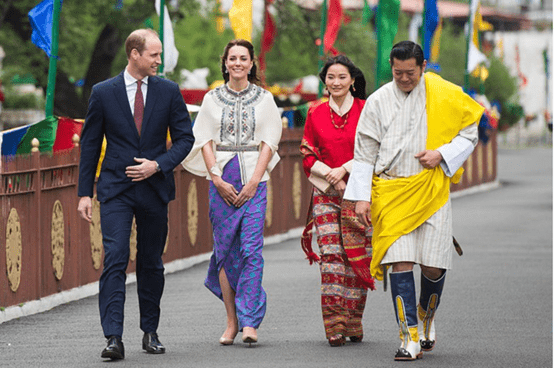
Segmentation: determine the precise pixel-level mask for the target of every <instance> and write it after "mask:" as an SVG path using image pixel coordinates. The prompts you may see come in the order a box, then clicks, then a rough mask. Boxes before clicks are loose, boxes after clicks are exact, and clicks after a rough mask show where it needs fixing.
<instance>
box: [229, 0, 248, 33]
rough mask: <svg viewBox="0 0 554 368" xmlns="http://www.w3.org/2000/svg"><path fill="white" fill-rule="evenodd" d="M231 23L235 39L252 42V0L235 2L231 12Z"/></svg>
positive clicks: (237, 0) (235, 0)
mask: <svg viewBox="0 0 554 368" xmlns="http://www.w3.org/2000/svg"><path fill="white" fill-rule="evenodd" d="M229 21H230V22H231V28H232V29H233V32H235V38H242V39H244V40H247V41H249V42H252V0H234V1H233V6H232V7H231V9H230V10H229Z"/></svg>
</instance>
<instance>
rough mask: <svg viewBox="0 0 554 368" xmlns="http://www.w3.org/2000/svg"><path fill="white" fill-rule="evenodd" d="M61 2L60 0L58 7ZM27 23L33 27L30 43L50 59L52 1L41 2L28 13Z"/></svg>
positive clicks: (44, 0)
mask: <svg viewBox="0 0 554 368" xmlns="http://www.w3.org/2000/svg"><path fill="white" fill-rule="evenodd" d="M61 5H62V0H60V7H61ZM60 9H61V8H60ZM28 15H29V21H30V22H31V26H32V27H33V33H32V34H31V41H32V42H33V43H34V44H35V45H36V46H37V47H38V48H40V49H43V50H44V52H46V55H48V57H50V56H51V55H50V49H51V47H52V20H53V17H54V0H43V1H42V2H41V3H40V4H38V5H37V6H35V7H34V8H33V9H31V11H30V12H29V14H28Z"/></svg>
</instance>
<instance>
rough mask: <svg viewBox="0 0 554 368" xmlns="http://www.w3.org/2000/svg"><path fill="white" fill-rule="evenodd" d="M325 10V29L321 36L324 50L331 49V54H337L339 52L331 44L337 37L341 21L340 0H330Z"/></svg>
mask: <svg viewBox="0 0 554 368" xmlns="http://www.w3.org/2000/svg"><path fill="white" fill-rule="evenodd" d="M327 12H328V13H327V30H326V31H325V36H323V46H324V52H328V51H331V53H332V54H333V55H338V53H339V52H338V51H337V50H336V49H335V48H334V47H333V44H334V43H335V40H336V39H337V36H338V34H339V30H340V25H341V22H342V4H341V0H330V2H329V8H328V9H327Z"/></svg>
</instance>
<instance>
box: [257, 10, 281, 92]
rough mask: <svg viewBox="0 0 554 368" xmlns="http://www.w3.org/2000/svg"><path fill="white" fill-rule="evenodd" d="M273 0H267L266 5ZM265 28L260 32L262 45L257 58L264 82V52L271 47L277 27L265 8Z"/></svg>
mask: <svg viewBox="0 0 554 368" xmlns="http://www.w3.org/2000/svg"><path fill="white" fill-rule="evenodd" d="M272 2H273V0H269V1H268V5H269V4H271V3H272ZM264 18H265V21H264V23H265V28H264V33H263V34H262V45H261V48H260V56H259V58H258V60H259V61H260V74H261V75H262V82H263V84H265V68H266V65H265V54H266V53H268V52H269V51H270V50H271V48H272V47H273V42H274V41H275V35H276V34H277V27H276V26H275V21H274V20H273V17H272V16H271V14H270V13H269V10H268V9H267V7H266V9H265V17H264Z"/></svg>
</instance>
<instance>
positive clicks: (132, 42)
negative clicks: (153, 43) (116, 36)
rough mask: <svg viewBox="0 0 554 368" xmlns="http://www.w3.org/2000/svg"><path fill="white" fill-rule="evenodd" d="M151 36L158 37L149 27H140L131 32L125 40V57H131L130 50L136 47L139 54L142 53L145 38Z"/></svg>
mask: <svg viewBox="0 0 554 368" xmlns="http://www.w3.org/2000/svg"><path fill="white" fill-rule="evenodd" d="M152 36H154V37H156V38H158V33H157V32H156V31H154V30H153V29H150V28H141V29H137V30H135V31H133V32H131V34H130V35H129V37H127V39H126V40H125V53H127V59H128V58H130V57H131V51H133V49H137V51H138V52H139V54H141V55H142V52H143V51H144V49H145V47H146V40H147V39H148V38H149V37H152Z"/></svg>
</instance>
